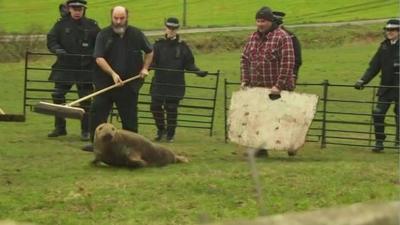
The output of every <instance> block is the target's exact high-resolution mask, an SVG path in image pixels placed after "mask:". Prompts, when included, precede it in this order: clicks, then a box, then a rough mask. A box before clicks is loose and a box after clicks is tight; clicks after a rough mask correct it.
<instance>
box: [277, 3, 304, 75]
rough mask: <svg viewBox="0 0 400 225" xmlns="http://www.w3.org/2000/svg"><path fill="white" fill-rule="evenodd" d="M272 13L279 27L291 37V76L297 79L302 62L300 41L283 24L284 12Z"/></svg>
mask: <svg viewBox="0 0 400 225" xmlns="http://www.w3.org/2000/svg"><path fill="white" fill-rule="evenodd" d="M272 14H273V15H274V17H275V20H276V23H277V24H278V25H279V27H280V28H282V29H283V30H285V31H286V32H287V33H288V34H289V35H290V37H291V38H292V43H293V50H294V68H293V76H294V77H295V79H296V81H297V79H298V78H299V70H300V66H301V64H302V63H303V60H302V57H301V45H300V41H299V39H298V38H297V37H296V35H295V34H294V33H293V32H291V31H289V30H287V29H286V27H284V26H283V17H285V15H286V13H284V12H279V11H273V12H272Z"/></svg>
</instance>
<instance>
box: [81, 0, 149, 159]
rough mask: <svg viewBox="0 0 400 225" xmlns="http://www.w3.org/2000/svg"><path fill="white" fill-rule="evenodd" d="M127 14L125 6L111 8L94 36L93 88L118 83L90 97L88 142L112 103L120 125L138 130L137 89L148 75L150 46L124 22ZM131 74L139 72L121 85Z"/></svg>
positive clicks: (142, 35)
mask: <svg viewBox="0 0 400 225" xmlns="http://www.w3.org/2000/svg"><path fill="white" fill-rule="evenodd" d="M128 16H129V14H128V10H127V9H126V8H125V7H123V6H116V7H114V8H113V9H112V10H111V21H112V23H111V25H110V26H108V27H106V28H104V29H102V30H101V31H100V33H99V35H98V36H97V39H96V47H95V51H94V53H93V56H94V57H95V58H96V64H97V66H96V69H95V74H94V84H95V88H96V90H100V89H103V88H105V87H108V86H111V85H113V84H120V85H121V86H120V87H117V88H114V89H112V90H111V91H109V92H106V93H103V94H101V95H97V96H96V97H95V98H94V101H93V105H92V107H91V110H90V112H91V123H90V132H91V141H93V138H94V132H95V129H96V127H97V126H98V125H100V124H101V123H104V122H107V117H108V115H109V114H110V111H111V109H112V106H113V104H114V103H115V105H116V106H117V110H118V113H119V116H120V118H121V120H122V128H123V129H124V130H129V131H132V132H138V121H137V120H138V118H137V103H138V97H139V90H140V88H141V86H142V84H143V81H144V78H145V77H146V76H147V75H148V74H149V71H148V69H149V67H150V64H151V61H152V58H153V48H152V46H151V44H150V43H149V41H148V40H147V38H146V37H145V36H144V34H143V32H142V31H140V30H139V29H138V28H136V27H134V26H130V25H128ZM143 53H144V54H143ZM135 75H140V77H141V79H136V80H133V81H131V82H129V83H126V84H124V85H122V80H126V79H128V78H131V77H133V76H135ZM82 150H84V151H93V145H87V146H84V147H83V148H82Z"/></svg>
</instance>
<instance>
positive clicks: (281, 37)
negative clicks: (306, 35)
mask: <svg viewBox="0 0 400 225" xmlns="http://www.w3.org/2000/svg"><path fill="white" fill-rule="evenodd" d="M256 25H257V31H256V32H254V33H253V34H252V35H251V36H250V37H249V39H248V41H247V43H246V45H245V46H244V50H243V53H242V57H241V61H240V66H241V86H242V87H246V86H250V87H267V88H271V93H272V94H279V93H280V91H281V90H289V91H291V90H293V89H294V88H295V85H294V81H295V79H294V77H293V68H294V63H295V59H294V50H293V44H292V39H291V37H290V35H289V34H288V33H287V32H285V31H284V30H283V29H281V28H279V26H278V24H277V23H276V22H275V18H274V15H273V14H272V11H271V9H270V8H268V7H262V8H261V9H260V10H258V12H257V14H256Z"/></svg>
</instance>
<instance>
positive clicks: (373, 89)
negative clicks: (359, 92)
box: [368, 87, 376, 146]
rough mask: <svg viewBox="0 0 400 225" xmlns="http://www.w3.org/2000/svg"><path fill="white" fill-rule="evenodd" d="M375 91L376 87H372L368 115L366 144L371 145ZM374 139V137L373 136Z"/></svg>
mask: <svg viewBox="0 0 400 225" xmlns="http://www.w3.org/2000/svg"><path fill="white" fill-rule="evenodd" d="M375 93H376V87H373V88H372V99H371V102H372V104H371V116H370V117H369V137H368V145H370V146H371V145H372V144H371V138H372V132H373V119H372V118H373V115H372V112H373V110H374V107H375ZM374 139H375V137H374Z"/></svg>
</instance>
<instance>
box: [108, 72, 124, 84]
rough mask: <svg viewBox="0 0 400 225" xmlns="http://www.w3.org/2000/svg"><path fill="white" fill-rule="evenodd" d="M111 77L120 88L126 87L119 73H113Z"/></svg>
mask: <svg viewBox="0 0 400 225" xmlns="http://www.w3.org/2000/svg"><path fill="white" fill-rule="evenodd" d="M111 76H112V79H113V81H114V83H115V84H118V86H122V85H124V83H122V80H121V77H120V76H119V75H118V74H117V73H115V72H113V73H112V74H111Z"/></svg>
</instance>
